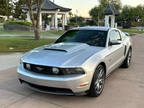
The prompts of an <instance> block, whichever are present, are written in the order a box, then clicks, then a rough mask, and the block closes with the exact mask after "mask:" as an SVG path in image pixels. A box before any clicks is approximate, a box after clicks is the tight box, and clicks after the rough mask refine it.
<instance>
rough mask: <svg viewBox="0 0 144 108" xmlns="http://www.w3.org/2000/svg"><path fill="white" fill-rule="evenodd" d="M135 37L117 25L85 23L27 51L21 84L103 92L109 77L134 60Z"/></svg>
mask: <svg viewBox="0 0 144 108" xmlns="http://www.w3.org/2000/svg"><path fill="white" fill-rule="evenodd" d="M131 57H132V42H131V38H130V37H129V36H127V35H126V34H125V33H123V32H122V31H120V30H119V29H116V28H106V27H81V28H74V29H71V30H69V31H67V32H66V33H65V34H63V35H62V36H61V37H60V38H59V39H57V40H56V42H55V43H53V44H51V45H45V46H42V47H39V48H36V49H33V50H31V51H29V52H27V53H26V54H25V55H24V56H23V57H22V58H21V61H20V64H19V67H18V70H17V71H18V78H19V81H20V83H21V84H24V85H25V86H27V87H29V88H31V89H33V90H36V91H39V92H44V93H51V94H60V95H85V94H87V95H89V96H92V97H97V96H99V95H100V94H101V93H102V91H103V89H104V82H105V81H104V80H105V78H106V77H107V76H108V75H109V74H110V73H111V72H112V71H114V70H115V69H116V68H118V67H120V66H121V67H124V68H128V67H129V66H130V64H131Z"/></svg>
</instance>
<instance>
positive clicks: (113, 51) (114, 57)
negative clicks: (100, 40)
mask: <svg viewBox="0 0 144 108" xmlns="http://www.w3.org/2000/svg"><path fill="white" fill-rule="evenodd" d="M113 40H119V41H121V44H118V45H110V44H108V56H107V59H108V70H109V72H111V71H113V70H114V69H116V68H117V67H118V66H119V65H120V64H121V63H122V62H123V59H124V52H125V46H124V45H123V42H122V37H121V35H120V32H119V31H118V30H112V31H110V33H109V42H108V43H110V42H111V41H113Z"/></svg>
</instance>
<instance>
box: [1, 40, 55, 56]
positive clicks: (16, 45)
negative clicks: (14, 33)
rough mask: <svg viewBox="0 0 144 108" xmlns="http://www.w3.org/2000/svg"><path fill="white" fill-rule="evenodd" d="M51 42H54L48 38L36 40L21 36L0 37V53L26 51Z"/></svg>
mask: <svg viewBox="0 0 144 108" xmlns="http://www.w3.org/2000/svg"><path fill="white" fill-rule="evenodd" d="M52 42H54V40H50V39H41V40H39V41H37V40H34V39H23V38H0V53H9V52H26V51H29V50H31V49H33V48H36V47H39V46H42V45H48V44H50V43H52Z"/></svg>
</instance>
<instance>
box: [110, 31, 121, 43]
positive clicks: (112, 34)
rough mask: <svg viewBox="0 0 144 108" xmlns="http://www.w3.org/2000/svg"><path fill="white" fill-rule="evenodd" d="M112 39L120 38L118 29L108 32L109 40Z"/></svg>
mask: <svg viewBox="0 0 144 108" xmlns="http://www.w3.org/2000/svg"><path fill="white" fill-rule="evenodd" d="M112 40H121V36H120V33H119V31H117V30H113V31H111V32H110V41H112Z"/></svg>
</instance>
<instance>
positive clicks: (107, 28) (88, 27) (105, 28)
mask: <svg viewBox="0 0 144 108" xmlns="http://www.w3.org/2000/svg"><path fill="white" fill-rule="evenodd" d="M110 29H112V28H109V27H98V26H87V27H78V28H73V29H71V30H100V31H109V30H110Z"/></svg>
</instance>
